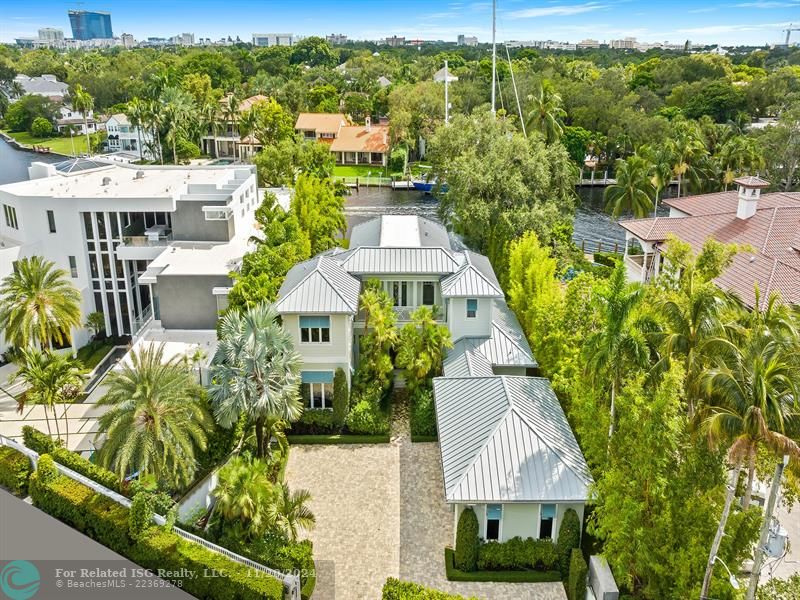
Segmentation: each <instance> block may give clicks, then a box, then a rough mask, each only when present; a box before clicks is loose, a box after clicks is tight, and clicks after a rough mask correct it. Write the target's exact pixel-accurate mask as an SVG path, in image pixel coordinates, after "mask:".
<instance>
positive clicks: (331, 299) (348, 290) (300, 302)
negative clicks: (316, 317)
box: [275, 256, 361, 314]
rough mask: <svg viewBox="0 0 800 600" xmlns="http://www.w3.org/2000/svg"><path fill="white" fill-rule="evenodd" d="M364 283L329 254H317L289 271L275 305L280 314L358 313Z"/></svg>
mask: <svg viewBox="0 0 800 600" xmlns="http://www.w3.org/2000/svg"><path fill="white" fill-rule="evenodd" d="M360 290H361V284H360V282H359V281H358V279H356V278H355V277H353V276H352V275H350V274H349V273H347V272H346V271H345V270H344V269H342V267H341V265H340V264H339V263H338V262H336V261H335V260H333V259H331V258H329V257H328V256H317V257H315V258H312V259H310V260H307V261H305V262H302V263H299V264H296V265H295V266H294V267H292V268H291V269H290V270H289V273H287V275H286V279H284V281H283V285H281V289H280V291H279V292H278V297H279V298H280V300H278V302H277V303H276V304H275V308H276V309H277V310H278V312H281V313H331V314H332V313H345V314H355V313H356V312H358V294H359V292H360Z"/></svg>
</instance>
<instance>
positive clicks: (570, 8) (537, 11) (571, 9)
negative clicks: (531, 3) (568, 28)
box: [509, 2, 606, 19]
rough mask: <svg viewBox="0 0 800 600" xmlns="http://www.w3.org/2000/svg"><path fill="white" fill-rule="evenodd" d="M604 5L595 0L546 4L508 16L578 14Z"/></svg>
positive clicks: (521, 17)
mask: <svg viewBox="0 0 800 600" xmlns="http://www.w3.org/2000/svg"><path fill="white" fill-rule="evenodd" d="M604 8H606V5H604V4H599V3H597V2H588V3H586V4H574V5H567V4H562V5H559V6H546V7H540V8H525V9H523V10H516V11H514V12H511V13H509V16H511V17H513V18H515V19H532V18H534V17H569V16H572V15H580V14H583V13H587V12H593V11H596V10H602V9H604Z"/></svg>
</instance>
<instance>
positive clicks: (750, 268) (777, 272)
mask: <svg viewBox="0 0 800 600" xmlns="http://www.w3.org/2000/svg"><path fill="white" fill-rule="evenodd" d="M730 194H733V196H732V199H733V204H732V203H731V196H730ZM706 196H710V198H707V197H706ZM706 196H695V197H693V198H681V199H680V201H678V200H671V201H670V205H672V206H674V205H675V204H678V205H679V206H680V208H679V210H684V208H686V209H687V211H694V213H695V214H694V215H693V216H688V217H659V218H655V219H633V220H630V221H623V222H621V223H620V225H621V226H622V227H623V229H625V230H627V231H629V232H630V233H631V234H633V235H634V236H635V237H637V238H639V239H640V240H644V241H648V242H662V241H663V240H665V239H666V238H667V237H668V236H669V235H670V234H672V235H674V236H676V237H677V238H679V239H681V240H683V241H685V242H688V243H689V244H690V245H691V246H692V249H693V250H694V251H695V252H697V251H699V250H700V249H701V248H702V246H703V244H704V243H705V241H706V240H707V239H708V238H713V239H715V240H718V241H720V242H725V243H736V244H741V245H747V246H750V247H751V248H752V251H750V252H740V253H739V254H738V255H737V256H736V257H735V258H734V261H733V264H732V265H731V266H730V267H729V268H728V269H727V270H726V271H725V272H724V273H723V274H722V275H721V276H720V277H719V278H718V279H717V283H718V284H719V285H720V286H721V287H723V288H725V289H729V290H731V291H733V292H735V293H736V294H738V295H739V296H740V297H741V298H742V300H744V301H745V303H747V304H748V305H749V306H752V305H753V303H754V302H755V296H754V290H753V286H754V284H756V283H757V284H758V287H759V289H760V291H761V295H762V298H763V299H764V300H765V301H766V299H767V297H768V296H769V294H770V292H772V291H778V292H779V293H780V294H781V297H782V298H783V299H784V301H787V302H791V303H793V304H800V194H784V193H778V194H765V195H764V196H763V197H762V198H761V200H759V205H758V206H759V208H758V210H757V211H756V213H755V214H754V215H753V216H752V217H750V218H749V219H739V218H738V217H737V216H736V204H737V203H738V200H737V198H736V192H728V193H727V194H725V193H723V194H707V195H706ZM731 204H732V207H731ZM710 208H714V210H715V211H716V212H714V213H711V212H708V211H709V209H710Z"/></svg>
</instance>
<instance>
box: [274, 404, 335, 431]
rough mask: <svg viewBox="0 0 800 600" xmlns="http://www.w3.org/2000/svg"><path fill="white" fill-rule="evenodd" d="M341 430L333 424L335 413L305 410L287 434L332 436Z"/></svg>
mask: <svg viewBox="0 0 800 600" xmlns="http://www.w3.org/2000/svg"><path fill="white" fill-rule="evenodd" d="M338 432H339V430H338V429H337V428H336V425H334V423H333V411H330V410H317V409H305V410H303V414H302V415H300V418H299V419H298V420H297V421H295V422H294V423H292V426H291V429H290V430H289V431H288V432H287V433H291V434H292V435H332V434H335V433H338Z"/></svg>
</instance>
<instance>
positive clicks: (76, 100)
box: [72, 83, 94, 154]
mask: <svg viewBox="0 0 800 600" xmlns="http://www.w3.org/2000/svg"><path fill="white" fill-rule="evenodd" d="M72 107H73V108H74V109H75V110H79V111H81V114H82V115H83V128H84V130H85V131H86V152H87V154H91V153H92V144H91V142H90V141H89V113H90V112H91V111H92V110H93V109H94V98H92V96H91V95H90V94H89V92H87V91H86V90H84V89H83V86H82V85H81V84H80V83H78V84H76V85H75V90H74V91H73V92H72Z"/></svg>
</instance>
